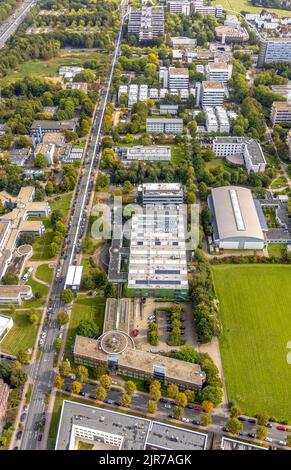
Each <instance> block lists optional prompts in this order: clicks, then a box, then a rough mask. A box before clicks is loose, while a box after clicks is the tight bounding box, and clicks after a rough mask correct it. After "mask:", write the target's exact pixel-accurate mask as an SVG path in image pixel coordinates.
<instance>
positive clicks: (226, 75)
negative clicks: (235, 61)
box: [206, 62, 232, 83]
mask: <svg viewBox="0 0 291 470" xmlns="http://www.w3.org/2000/svg"><path fill="white" fill-rule="evenodd" d="M231 74H232V65H231V64H227V63H226V62H212V63H211V62H210V63H209V64H208V65H206V78H207V80H209V81H211V82H223V83H227V82H228V80H230V79H231Z"/></svg>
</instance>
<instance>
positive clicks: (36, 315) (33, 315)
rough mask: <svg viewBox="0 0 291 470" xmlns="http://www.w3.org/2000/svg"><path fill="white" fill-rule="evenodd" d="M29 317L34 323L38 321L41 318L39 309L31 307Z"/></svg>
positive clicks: (30, 321)
mask: <svg viewBox="0 0 291 470" xmlns="http://www.w3.org/2000/svg"><path fill="white" fill-rule="evenodd" d="M27 318H28V321H29V323H31V324H34V323H37V321H38V318H39V313H38V312H37V310H34V309H31V310H29V312H27Z"/></svg>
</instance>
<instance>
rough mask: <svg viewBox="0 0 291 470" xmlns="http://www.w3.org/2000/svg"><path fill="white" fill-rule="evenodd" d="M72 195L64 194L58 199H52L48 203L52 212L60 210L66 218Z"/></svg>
mask: <svg viewBox="0 0 291 470" xmlns="http://www.w3.org/2000/svg"><path fill="white" fill-rule="evenodd" d="M72 197H73V193H72V192H70V193H66V194H62V195H61V196H59V199H54V200H51V201H49V205H50V207H51V210H52V211H55V210H60V211H61V213H62V214H63V216H64V217H66V216H67V213H68V211H69V209H70V204H71V201H72Z"/></svg>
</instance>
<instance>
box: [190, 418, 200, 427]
mask: <svg viewBox="0 0 291 470" xmlns="http://www.w3.org/2000/svg"><path fill="white" fill-rule="evenodd" d="M192 423H193V424H196V426H200V425H201V421H200V419H193V420H192Z"/></svg>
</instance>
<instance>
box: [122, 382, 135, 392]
mask: <svg viewBox="0 0 291 470" xmlns="http://www.w3.org/2000/svg"><path fill="white" fill-rule="evenodd" d="M124 388H125V391H126V393H128V395H132V394H133V393H134V392H135V391H136V385H135V383H134V382H133V381H132V380H127V381H126V382H125V386H124Z"/></svg>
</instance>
